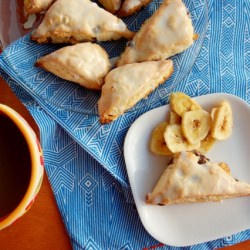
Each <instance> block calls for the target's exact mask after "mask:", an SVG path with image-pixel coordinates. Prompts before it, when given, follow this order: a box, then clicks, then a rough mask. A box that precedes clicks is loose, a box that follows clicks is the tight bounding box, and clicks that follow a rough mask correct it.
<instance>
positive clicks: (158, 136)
mask: <svg viewBox="0 0 250 250" xmlns="http://www.w3.org/2000/svg"><path fill="white" fill-rule="evenodd" d="M167 126H168V123H167V122H161V123H159V124H158V125H157V126H156V127H155V128H154V130H153V132H152V135H151V140H150V144H149V148H150V150H151V152H152V153H154V154H157V155H167V156H169V155H172V154H173V153H172V152H171V151H170V150H169V149H168V147H167V144H166V142H165V140H164V137H163V134H164V131H165V129H166V127H167Z"/></svg>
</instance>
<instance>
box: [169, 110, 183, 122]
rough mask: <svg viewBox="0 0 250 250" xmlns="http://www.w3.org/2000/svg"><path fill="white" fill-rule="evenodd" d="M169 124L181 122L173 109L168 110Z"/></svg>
mask: <svg viewBox="0 0 250 250" xmlns="http://www.w3.org/2000/svg"><path fill="white" fill-rule="evenodd" d="M169 124H181V117H180V116H179V115H177V114H176V113H175V112H174V111H170V113H169Z"/></svg>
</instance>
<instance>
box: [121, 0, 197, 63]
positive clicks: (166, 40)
mask: <svg viewBox="0 0 250 250" xmlns="http://www.w3.org/2000/svg"><path fill="white" fill-rule="evenodd" d="M193 41H194V28H193V25H192V21H191V18H190V16H189V15H188V12H187V9H186V6H185V5H184V3H183V2H182V0H164V2H163V3H162V4H161V5H160V7H159V8H158V9H157V10H156V11H155V13H154V14H153V15H152V16H151V17H150V18H149V19H147V21H146V22H145V23H144V24H143V25H142V27H141V28H140V30H139V31H138V32H137V33H136V35H135V36H134V38H133V40H132V41H131V42H129V43H128V45H127V46H126V48H125V51H124V52H123V53H122V54H121V56H120V58H119V60H118V61H117V66H121V65H124V64H128V63H133V62H142V61H149V60H161V59H166V58H169V57H170V56H173V55H175V54H178V53H180V52H183V51H184V50H185V49H187V48H188V47H189V46H191V45H192V44H193Z"/></svg>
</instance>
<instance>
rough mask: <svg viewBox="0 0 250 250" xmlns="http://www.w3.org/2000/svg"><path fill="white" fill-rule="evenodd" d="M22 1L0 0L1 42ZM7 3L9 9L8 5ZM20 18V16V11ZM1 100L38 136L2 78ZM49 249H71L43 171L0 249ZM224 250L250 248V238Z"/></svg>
mask: <svg viewBox="0 0 250 250" xmlns="http://www.w3.org/2000/svg"><path fill="white" fill-rule="evenodd" d="M22 4H23V1H19V0H10V1H9V2H8V1H0V14H1V16H4V15H5V18H6V19H8V22H6V23H7V24H8V25H9V27H7V26H5V32H6V35H5V37H4V39H5V40H3V42H4V43H3V44H4V45H7V44H8V43H10V42H11V41H13V40H14V39H16V38H18V37H19V36H20V35H23V34H24V33H25V32H26V31H24V30H22V26H21V25H20V21H19V23H18V24H17V22H16V9H18V8H17V7H18V6H19V7H20V8H19V10H20V9H22ZM9 5H10V6H11V8H7V7H8V6H9ZM19 12H20V11H19ZM13 13H14V15H13ZM19 19H20V20H21V19H22V18H21V14H20V13H19ZM21 21H22V20H21ZM18 25H19V26H20V27H18ZM13 27H14V29H13ZM12 30H14V31H15V32H12ZM0 103H5V104H7V105H9V106H10V107H12V108H14V109H15V110H16V111H18V112H19V113H20V114H22V115H23V116H24V118H25V119H26V120H27V121H28V122H29V123H30V125H31V126H32V127H33V129H34V130H35V132H36V133H37V135H38V136H39V129H38V127H37V125H36V124H35V122H34V120H33V118H32V117H31V116H30V114H29V112H28V111H27V110H26V109H25V108H24V106H23V105H22V104H21V102H20V101H19V100H18V99H17V98H16V97H15V95H14V94H13V92H12V91H11V90H10V89H9V87H8V86H7V84H6V83H5V82H4V81H3V80H2V79H1V78H0ZM50 249H51V250H52V249H53V250H57V249H59V250H71V249H72V246H71V243H70V240H69V237H68V234H67V232H66V230H65V227H64V224H63V222H62V218H61V216H60V213H59V210H58V207H57V205H56V202H55V199H54V196H53V193H52V190H51V187H50V184H49V181H48V178H47V175H46V173H45V175H44V179H43V183H42V186H41V190H40V192H39V194H38V196H37V198H36V200H35V202H34V204H33V206H32V207H31V209H30V210H29V211H28V212H27V213H26V214H25V215H24V216H23V217H22V218H20V219H19V220H18V221H16V222H15V223H14V224H13V225H11V226H10V227H8V228H6V229H4V230H2V231H0V250H50ZM224 249H225V250H239V249H244V250H250V240H249V241H245V242H242V243H240V244H236V245H234V246H230V247H226V248H223V250H224ZM159 250H160V248H159Z"/></svg>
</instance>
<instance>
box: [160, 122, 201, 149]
mask: <svg viewBox="0 0 250 250" xmlns="http://www.w3.org/2000/svg"><path fill="white" fill-rule="evenodd" d="M164 139H165V142H166V144H167V146H168V148H169V149H170V151H171V152H173V153H177V152H181V151H189V150H194V149H198V148H199V147H200V142H198V143H196V144H190V143H189V142H188V141H187V139H186V138H185V136H184V135H183V133H182V128H181V125H179V124H172V125H168V126H167V128H166V130H165V132H164Z"/></svg>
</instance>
